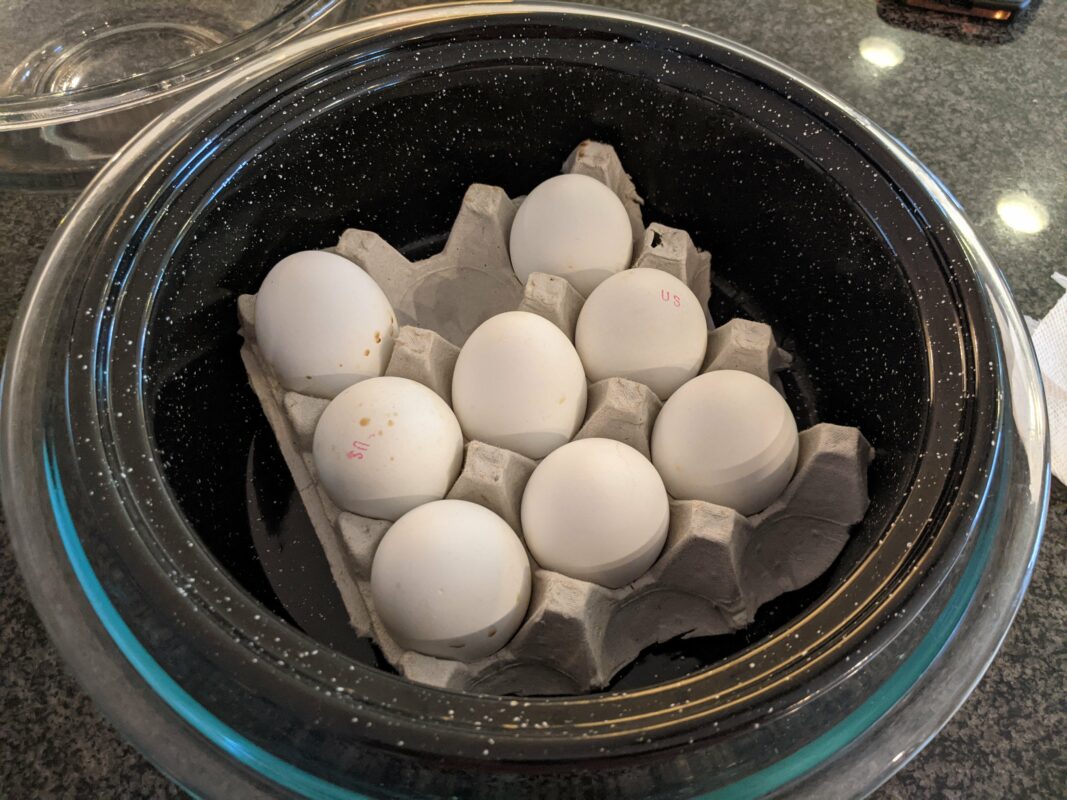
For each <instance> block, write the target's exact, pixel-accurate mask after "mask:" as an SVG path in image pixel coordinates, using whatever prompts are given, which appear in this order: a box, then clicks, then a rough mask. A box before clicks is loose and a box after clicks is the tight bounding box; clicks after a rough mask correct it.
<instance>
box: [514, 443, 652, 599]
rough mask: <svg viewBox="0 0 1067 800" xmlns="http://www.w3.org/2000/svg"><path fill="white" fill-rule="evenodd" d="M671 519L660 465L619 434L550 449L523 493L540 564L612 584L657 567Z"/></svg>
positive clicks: (525, 525)
mask: <svg viewBox="0 0 1067 800" xmlns="http://www.w3.org/2000/svg"><path fill="white" fill-rule="evenodd" d="M669 524H670V507H669V505H668V499H667V490H666V489H664V488H663V481H662V480H661V479H660V476H659V474H658V473H657V472H656V469H655V467H653V466H652V464H651V463H649V461H648V459H646V458H645V457H644V456H643V455H641V454H640V453H639V452H637V451H636V450H634V449H633V448H632V447H630V446H629V445H626V444H623V443H622V442H617V441H615V440H614V439H579V440H578V441H575V442H571V443H570V444H566V445H564V446H563V447H561V448H559V449H558V450H556V451H554V452H552V453H550V454H549V456H548V457H547V458H545V460H544V461H542V462H541V463H540V464H538V465H537V468H536V469H535V470H534V471H533V475H531V476H530V480H529V483H527V484H526V491H525V493H524V494H523V497H522V530H523V536H524V537H525V539H526V545H527V546H528V547H529V548H530V553H531V554H532V555H533V557H534V559H535V560H536V561H537V563H538V564H540V565H541V566H542V567H544V568H545V569H549V570H553V571H555V572H560V573H562V574H564V575H569V576H570V577H572V578H579V579H580V580H585V581H592V582H593V583H599V584H600V585H601V586H607V587H609V588H617V587H619V586H624V585H626V584H627V583H630V582H632V581H634V580H636V579H637V578H639V577H640V576H641V575H643V574H644V573H645V572H646V571H647V570H648V568H649V567H650V566H652V564H653V562H654V561H655V560H656V558H657V557H658V556H659V554H660V551H661V550H662V549H663V544H664V542H665V541H666V540H667V528H668V526H669Z"/></svg>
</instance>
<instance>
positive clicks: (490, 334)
mask: <svg viewBox="0 0 1067 800" xmlns="http://www.w3.org/2000/svg"><path fill="white" fill-rule="evenodd" d="M585 404H586V382H585V372H584V371H583V370H582V362H581V360H580V359H579V358H578V353H576V352H575V350H574V345H572V344H571V342H570V339H568V338H567V337H566V336H565V335H564V334H563V332H562V331H561V330H560V329H559V328H557V327H556V326H555V325H553V324H552V323H551V322H549V321H548V320H546V319H544V318H543V317H539V316H537V315H536V314H530V313H528V312H526V311H508V312H506V313H504V314H497V315H496V316H495V317H490V318H489V319H487V320H486V321H485V322H483V323H482V324H481V325H479V326H478V328H477V329H475V331H474V333H472V334H471V335H470V338H468V339H467V341H466V343H465V344H464V345H463V348H462V349H461V350H460V351H459V357H458V359H457V360H456V370H455V372H454V373H453V376H452V406H453V408H455V410H456V416H457V417H459V422H460V424H461V425H462V426H463V432H464V433H465V434H466V435H467V438H469V439H477V440H478V441H481V442H485V443H486V444H491V445H495V446H497V447H503V448H506V449H508V450H514V451H515V452H517V453H521V454H522V455H524V456H527V457H529V458H543V457H544V456H546V455H548V454H549V453H550V452H552V451H553V450H555V449H556V448H557V447H559V446H560V445H562V444H564V443H566V442H568V441H570V439H571V438H572V437H573V436H574V434H575V433H576V432H577V430H578V426H579V425H581V423H582V419H583V417H584V416H585Z"/></svg>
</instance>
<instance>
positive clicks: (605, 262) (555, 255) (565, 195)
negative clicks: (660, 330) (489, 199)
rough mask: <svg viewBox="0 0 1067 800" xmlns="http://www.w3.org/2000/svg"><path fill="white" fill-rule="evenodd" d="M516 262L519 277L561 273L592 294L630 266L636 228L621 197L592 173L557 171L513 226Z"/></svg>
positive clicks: (525, 205) (533, 194)
mask: <svg viewBox="0 0 1067 800" xmlns="http://www.w3.org/2000/svg"><path fill="white" fill-rule="evenodd" d="M510 252H511V265H512V267H513V268H514V269H515V274H516V275H518V276H519V280H520V281H522V282H523V283H526V280H527V279H528V278H529V277H530V275H532V274H533V273H535V272H546V273H548V274H549V275H559V276H560V277H561V278H566V279H567V280H568V281H570V283H571V285H573V286H574V288H575V289H577V290H578V291H579V292H581V293H582V295H588V294H589V293H590V292H591V291H593V289H594V288H596V286H597V284H598V283H600V282H601V281H602V280H604V279H605V278H607V277H608V276H610V275H614V274H615V273H616V272H619V271H621V270H624V269H626V268H627V267H628V266H630V258H631V255H632V253H633V231H632V229H631V227H630V218H629V217H628V216H627V215H626V208H625V206H623V204H622V201H621V200H620V199H619V198H618V197H617V196H616V194H615V193H614V192H613V191H611V189H609V188H608V187H607V186H605V185H604V184H602V183H601V182H600V181H598V180H596V179H595V178H590V177H589V176H588V175H557V176H556V177H555V178H549V179H548V180H547V181H545V182H544V183H541V184H539V185H538V186H537V187H536V188H535V189H534V190H533V191H532V192H530V194H529V195H528V196H527V197H526V199H525V200H523V202H522V205H521V206H519V210H518V212H517V213H516V214H515V221H514V222H513V223H512V225H511V245H510Z"/></svg>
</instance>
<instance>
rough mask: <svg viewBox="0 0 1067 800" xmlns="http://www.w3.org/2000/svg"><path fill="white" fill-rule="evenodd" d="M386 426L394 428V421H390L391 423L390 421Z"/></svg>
mask: <svg viewBox="0 0 1067 800" xmlns="http://www.w3.org/2000/svg"><path fill="white" fill-rule="evenodd" d="M385 424H386V425H388V426H389V427H390V428H391V427H393V421H392V420H389V421H388V422H387V423H385Z"/></svg>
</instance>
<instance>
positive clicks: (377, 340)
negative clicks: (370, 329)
mask: <svg viewBox="0 0 1067 800" xmlns="http://www.w3.org/2000/svg"><path fill="white" fill-rule="evenodd" d="M374 343H375V344H381V343H382V332H381V331H375V332H374Z"/></svg>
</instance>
